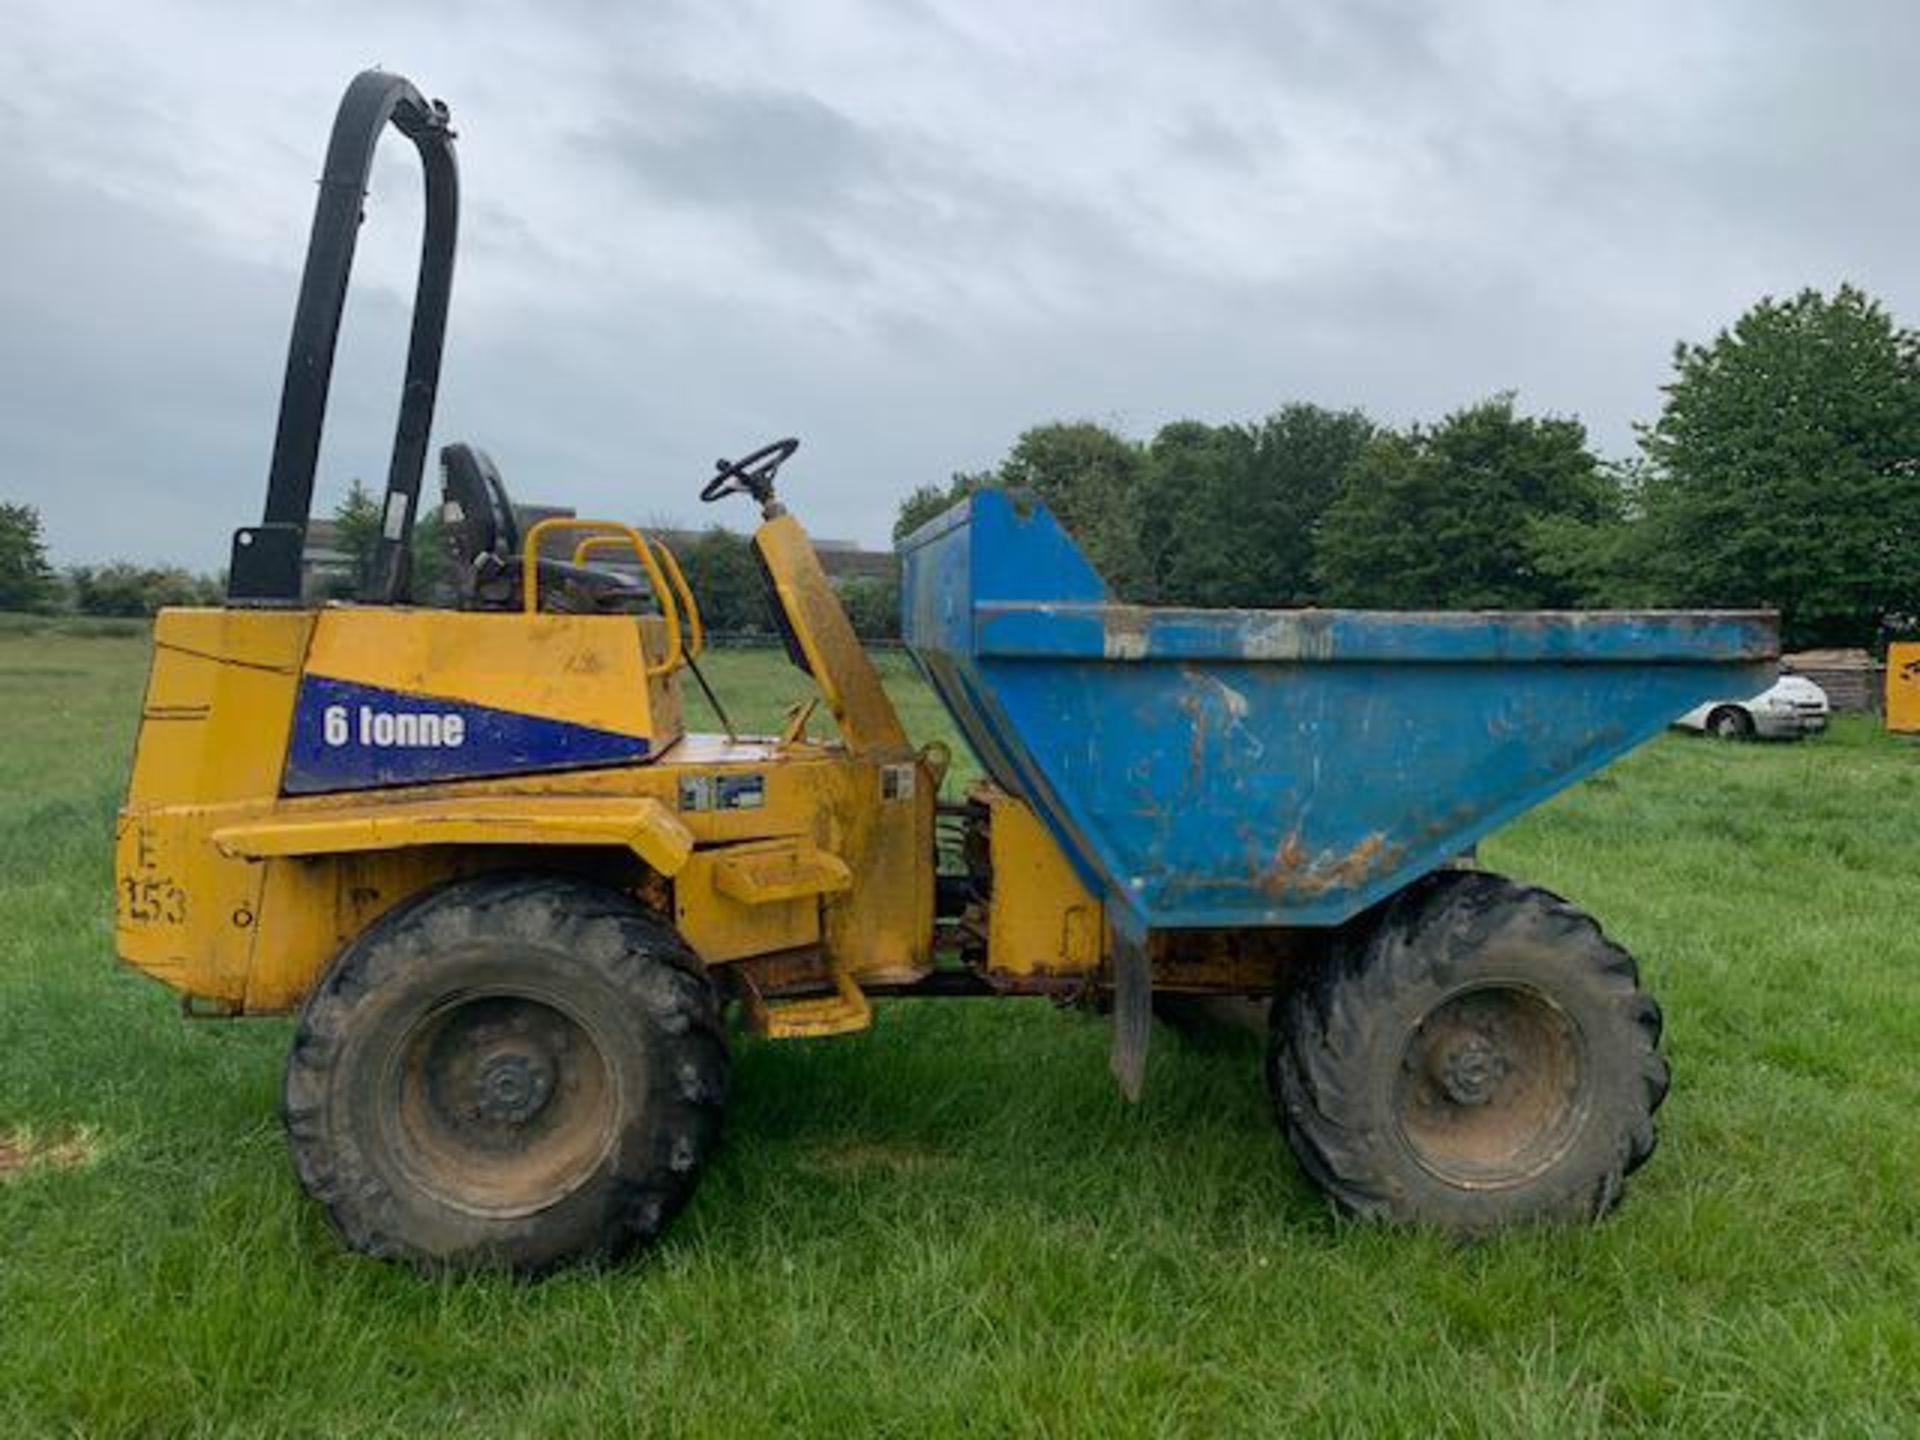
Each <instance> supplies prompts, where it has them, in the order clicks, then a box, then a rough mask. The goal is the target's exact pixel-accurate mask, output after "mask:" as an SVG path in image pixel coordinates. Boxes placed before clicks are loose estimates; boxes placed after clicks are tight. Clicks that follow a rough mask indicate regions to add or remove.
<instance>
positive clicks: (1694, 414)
mask: <svg viewBox="0 0 1920 1440" xmlns="http://www.w3.org/2000/svg"><path fill="white" fill-rule="evenodd" d="M1664 394H1665V400H1664V404H1663V405H1662V408H1661V411H1660V414H1659V415H1658V417H1657V418H1656V419H1654V420H1653V421H1652V422H1650V423H1647V424H1644V425H1642V426H1640V427H1638V436H1639V453H1638V454H1637V455H1635V456H1633V457H1632V458H1630V459H1627V460H1624V461H1618V462H1609V461H1606V460H1603V459H1601V458H1600V457H1599V456H1598V455H1596V454H1595V453H1594V451H1593V450H1592V448H1591V447H1590V445H1589V443H1588V439H1587V434H1586V430H1585V428H1584V427H1583V426H1582V425H1581V424H1580V422H1579V421H1578V420H1575V419H1572V418H1567V417H1560V416H1534V415H1526V414H1523V413H1521V412H1520V410H1519V408H1518V406H1517V404H1516V402H1515V398H1514V397H1513V396H1512V395H1510V394H1509V395H1498V396H1494V397H1492V398H1490V399H1487V400H1483V401H1481V402H1479V403H1478V404H1474V405H1470V406H1468V407H1466V408H1464V409H1462V410H1459V411H1456V412H1454V413H1453V414H1451V415H1448V416H1446V417H1444V418H1443V419H1441V420H1440V421H1439V422H1437V423H1435V424H1430V425H1422V424H1416V425H1412V426H1409V427H1407V428H1405V429H1394V428H1392V427H1388V426H1383V425H1380V424H1378V423H1376V422H1375V421H1373V420H1371V419H1370V418H1369V417H1367V416H1366V415H1364V414H1362V413H1361V412H1359V411H1357V410H1331V409H1326V408H1323V407H1321V406H1317V405H1309V404H1292V405H1286V406H1283V407H1282V408H1281V409H1279V410H1278V411H1276V412H1275V413H1273V414H1272V415H1270V416H1268V417H1267V418H1266V419H1264V420H1261V421H1257V422H1254V423H1250V424H1227V425H1209V424H1204V423H1201V422H1199V421H1193V420H1182V421H1177V422H1175V423H1173V424H1170V425H1166V426H1163V427H1162V428H1161V429H1160V431H1159V432H1158V433H1157V434H1156V435H1154V436H1153V438H1152V439H1150V440H1147V441H1144V442H1140V441H1134V440H1129V439H1126V438H1123V437H1121V436H1120V435H1117V434H1115V433H1114V432H1113V431H1112V430H1110V429H1108V428H1106V427H1104V426H1101V425H1097V424H1092V423H1089V422H1077V423H1055V424H1047V425H1040V426H1036V427H1035V428H1033V429H1030V430H1028V431H1027V432H1025V433H1024V434H1023V435H1021V436H1020V437H1019V439H1018V440H1016V441H1015V442H1014V445H1013V447H1012V449H1011V450H1010V452H1009V453H1008V455H1007V456H1006V458H1005V459H1004V460H1003V461H1001V463H1000V464H999V465H998V466H997V467H995V468H994V469H992V470H990V471H984V472H980V473H976V474H962V475H956V476H954V477H953V479H952V481H951V482H950V483H949V484H947V485H945V486H923V487H922V488H920V489H919V490H916V491H915V492H914V493H913V494H912V495H910V496H909V497H908V498H907V499H906V501H905V502H904V503H903V504H902V506H901V508H900V512H899V517H898V519H897V521H896V523H895V525H894V536H895V538H896V539H899V538H901V537H903V536H905V535H907V534H909V533H910V532H912V531H913V530H914V529H916V528H918V527H919V526H920V525H921V524H923V523H925V522H926V521H927V520H929V519H931V518H932V517H933V516H935V515H937V514H939V513H940V512H941V511H943V510H945V509H946V508H947V507H948V506H950V505H952V504H953V503H955V502H956V501H957V500H959V499H961V498H962V497H964V496H965V495H967V494H968V493H970V492H971V491H973V490H975V489H978V488H979V487H980V486H982V485H996V486H1002V487H1005V488H1009V489H1017V490H1024V491H1027V492H1029V493H1032V494H1034V495H1036V496H1038V497H1039V498H1040V499H1041V500H1043V501H1045V502H1046V503H1047V505H1048V506H1049V508H1051V509H1052V510H1053V512H1054V514H1055V515H1056V516H1057V517H1058V518H1059V519H1060V520H1061V522H1062V523H1063V524H1064V525H1065V526H1066V528H1067V529H1068V531H1069V532H1070V533H1072V534H1073V535H1074V537H1075V538H1076V539H1077V540H1078V541H1079V542H1080V544H1081V546H1082V547H1083V548H1084V549H1085V550H1086V551H1087V553H1088V556H1089V558H1090V559H1091V560H1092V561H1093V563H1094V565H1095V567H1096V568H1097V569H1099V570H1100V572H1101V573H1102V575H1103V576H1104V577H1105V578H1106V580H1107V582H1108V584H1109V586H1110V587H1111V588H1112V589H1113V591H1114V592H1115V593H1116V594H1117V595H1118V596H1120V597H1121V598H1123V599H1126V600H1130V601H1135V602H1138V603H1142V604H1158V605H1196V606H1234V607H1271V606H1302V605H1353V606H1367V607H1376V608H1387V609H1483V608H1491V609H1507V608H1517V609H1557V608H1564V607H1600V608H1647V607H1665V606H1676V607H1685V608H1696V607H1728V608H1771V609H1778V610H1779V611H1780V612H1781V616H1782V625H1783V631H1784V635H1785V639H1786V643H1787V644H1788V645H1789V646H1791V647H1796V648H1797V647H1802V646H1815V645H1859V646H1868V647H1875V646H1878V645H1880V644H1881V643H1882V642H1883V641H1884V640H1885V639H1886V638H1887V637H1888V636H1889V635H1890V634H1896V633H1902V632H1911V631H1913V630H1914V629H1915V628H1916V627H1920V336H1916V334H1915V333H1914V332H1912V331H1909V330H1905V329H1902V328H1900V327H1899V326H1898V325H1896V324H1895V323H1894V321H1893V319H1892V318H1891V316H1890V315H1889V314H1888V313H1887V311H1886V310H1885V308H1884V307H1882V306H1881V305H1880V304H1879V303H1877V302H1876V301H1874V300H1872V299H1871V298H1870V297H1868V296H1867V295H1865V294H1864V293H1862V292H1861V291H1859V290H1857V289H1855V288H1853V287H1851V286H1842V287H1841V288H1840V289H1839V290H1838V291H1837V292H1835V293H1834V294H1832V295H1831V296H1829V295H1825V294H1822V293H1820V292H1818V291H1815V290H1806V291H1802V292H1801V293H1800V294H1798V295H1796V296H1793V297H1792V298H1790V299H1787V300H1773V299H1765V300H1762V301H1761V302H1759V303H1758V304H1757V305H1755V306H1754V307H1753V308H1751V309H1750V310H1749V311H1747V313H1746V314H1745V315H1743V316H1742V317H1741V318H1740V319H1739V320H1738V321H1737V322H1736V323H1735V324H1734V325H1732V326H1731V327H1729V328H1728V329H1726V330H1723V331H1721V332H1720V333H1719V334H1718V335H1717V336H1715V337H1714V338H1713V339H1712V340H1711V341H1710V342H1708V343H1706V344H1689V343H1685V342H1683V343H1681V344H1680V345H1679V346H1677V347H1676V349H1675V352H1674V359H1673V373H1672V376H1671V378H1670V380H1669V382H1668V383H1667V385H1666V386H1665V387H1664Z"/></svg>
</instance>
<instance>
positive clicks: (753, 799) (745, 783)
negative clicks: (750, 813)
mask: <svg viewBox="0 0 1920 1440" xmlns="http://www.w3.org/2000/svg"><path fill="white" fill-rule="evenodd" d="M766 803H767V777H766V776H764V775H716V776H714V777H713V808H714V809H716V810H758V809H759V808H760V807H761V806H762V805H765V804H766Z"/></svg>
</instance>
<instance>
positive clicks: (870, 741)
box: [754, 514, 910, 755]
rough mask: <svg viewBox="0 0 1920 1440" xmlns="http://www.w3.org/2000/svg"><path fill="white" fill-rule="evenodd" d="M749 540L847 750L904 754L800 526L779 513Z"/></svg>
mask: <svg viewBox="0 0 1920 1440" xmlns="http://www.w3.org/2000/svg"><path fill="white" fill-rule="evenodd" d="M754 541H755V543H756V544H758V546H759V547H760V554H761V557H762V558H763V559H764V560H765V561H766V563H767V573H768V574H770V575H771V576H772V577H773V584H774V588H775V590H777V591H778V592H779V595H780V603H781V606H782V608H784V609H785V611H786V613H787V620H788V623H790V624H791V625H792V626H793V633H794V638H795V639H796V640H798V641H799V642H800V650H801V653H802V654H804V655H805V656H806V657H807V667H808V668H809V669H810V670H811V671H812V672H813V678H814V680H815V682H816V683H817V684H818V685H819V686H820V693H821V694H822V695H824V696H825V697H826V701H827V708H828V709H829V710H831V711H832V712H833V718H834V720H835V722H837V723H838V725H839V726H840V733H841V735H843V736H844V737H845V738H846V742H847V746H848V748H849V749H851V750H853V751H854V752H855V753H856V754H859V753H862V752H866V751H887V752H895V753H898V754H901V755H904V754H906V753H907V752H908V751H909V749H910V747H909V745H908V743H907V732H906V730H905V729H903V728H902V727H901V724H900V717H899V715H898V714H896V713H895V711H894V708H893V702H892V701H891V700H889V699H888V698H887V692H886V689H885V688H884V687H883V686H882V685H881V683H880V674H879V672H878V671H877V670H875V669H874V668H873V661H872V660H871V659H870V658H868V655H867V652H866V647H865V646H863V645H862V644H861V643H860V638H859V637H858V636H857V635H855V634H854V633H853V625H852V623H851V622H850V621H848V619H847V612H846V610H845V609H844V608H843V607H842V606H841V604H840V597H839V596H838V595H837V594H835V593H834V589H833V582H832V581H831V580H829V579H828V578H827V572H826V571H825V570H824V569H823V568H821V565H820V557H819V556H818V555H816V554H815V553H814V549H813V542H812V541H811V540H809V539H808V538H807V532H806V531H805V530H803V529H802V528H801V526H800V522H799V521H798V520H796V519H794V518H793V517H792V516H791V515H786V514H782V515H779V516H777V517H776V518H774V519H772V520H769V521H767V522H766V523H765V524H764V525H762V526H761V527H760V528H759V530H757V531H756V532H755V533H754Z"/></svg>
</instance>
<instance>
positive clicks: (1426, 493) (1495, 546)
mask: <svg viewBox="0 0 1920 1440" xmlns="http://www.w3.org/2000/svg"><path fill="white" fill-rule="evenodd" d="M1613 502H1614V494H1613V491H1612V489H1611V487H1610V486H1609V484H1608V481H1607V479H1606V478H1605V477H1604V476H1603V475H1602V474H1601V471H1600V466H1599V462H1598V461H1597V460H1596V459H1595V458H1594V456H1593V454H1592V453H1591V452H1590V451H1589V450H1588V449H1587V436H1586V430H1585V428H1584V427H1583V426H1582V425H1581V424H1580V422H1579V421H1577V420H1571V419H1564V418H1560V417H1555V416H1548V417H1544V418H1536V417H1532V416H1523V415H1516V414H1515V413H1514V408H1513V397H1512V396H1511V395H1503V396H1498V397H1496V398H1494V399H1492V400H1487V401H1484V402H1482V403H1481V404H1478V405H1475V406H1472V407H1470V408H1468V409H1465V410H1461V411H1458V412H1456V413H1454V414H1452V415H1449V416H1448V417H1447V418H1446V419H1445V420H1443V421H1441V423H1440V424H1439V425H1437V426H1434V427H1432V428H1431V429H1427V428H1422V427H1419V426H1415V427H1414V428H1413V429H1411V430H1410V431H1408V432H1407V433H1406V434H1396V433H1391V432H1386V433H1382V434H1379V435H1377V436H1375V437H1374V438H1373V439H1372V440H1371V441H1370V442H1369V443H1368V444H1367V445H1366V446H1365V448H1364V449H1363V450H1362V451H1361V452H1360V454H1359V455H1358V457H1357V458H1356V459H1355V460H1354V462H1353V464H1352V465H1351V466H1350V467H1349V468H1348V469H1347V471H1346V474H1345V476H1344V478H1343V479H1342V481H1341V485H1340V490H1339V494H1338V496H1337V497H1336V498H1335V499H1334V501H1333V503H1332V504H1331V505H1330V506H1329V507H1328V509H1327V511H1326V514H1325V516H1324V517H1323V520H1322V523H1321V526H1320V530H1319V533H1318V536H1317V539H1316V542H1315V546H1314V556H1315V565H1316V568H1317V571H1318V574H1319V577H1320V581H1321V583H1322V585H1323V586H1324V588H1325V592H1326V596H1327V598H1328V600H1329V601H1330V602H1331V603H1334V604H1345V605H1370V606H1383V607H1406V608H1424V609H1506V608H1523V609H1524V608H1530V607H1541V606H1557V605H1567V604H1571V603H1573V602H1574V600H1575V599H1576V598H1577V591H1576V587H1575V585H1574V584H1573V583H1572V581H1571V580H1570V579H1569V578H1568V577H1567V576H1566V575H1564V574H1562V573H1556V572H1555V571H1554V570H1553V569H1552V568H1550V567H1548V568H1543V567H1542V566H1541V564H1540V563H1539V554H1538V548H1539V544H1540V541H1539V536H1540V527H1541V524H1542V523H1543V522H1547V523H1551V522H1554V521H1555V520H1562V521H1565V520H1570V521H1575V522H1587V523H1598V522H1600V521H1603V520H1604V519H1606V518H1607V516H1608V515H1609V507H1610V505H1611V504H1612V503H1613Z"/></svg>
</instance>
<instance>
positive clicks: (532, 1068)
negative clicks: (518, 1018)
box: [474, 1054, 553, 1125]
mask: <svg viewBox="0 0 1920 1440" xmlns="http://www.w3.org/2000/svg"><path fill="white" fill-rule="evenodd" d="M478 1089H479V1092H480V1093H479V1096H478V1098H477V1100H476V1101H475V1103H474V1109H475V1111H476V1112H477V1113H478V1114H479V1115H480V1116H481V1117H482V1118H483V1119H486V1120H490V1121H492V1122H493V1123H494V1124H496V1125H524V1124H526V1123H527V1122H528V1121H529V1120H531V1119H533V1117H534V1116H536V1115H538V1114H539V1113H540V1112H541V1110H542V1109H544V1108H545V1107H546V1103H547V1099H548V1097H549V1096H551V1095H552V1094H553V1067H552V1066H551V1065H550V1064H548V1063H547V1062H546V1060H545V1059H544V1058H543V1057H541V1056H539V1055H527V1054H507V1055H496V1056H494V1057H493V1058H492V1059H490V1060H489V1061H487V1063H486V1066H485V1068H484V1069H482V1071H481V1072H480V1083H479V1086H478Z"/></svg>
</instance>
